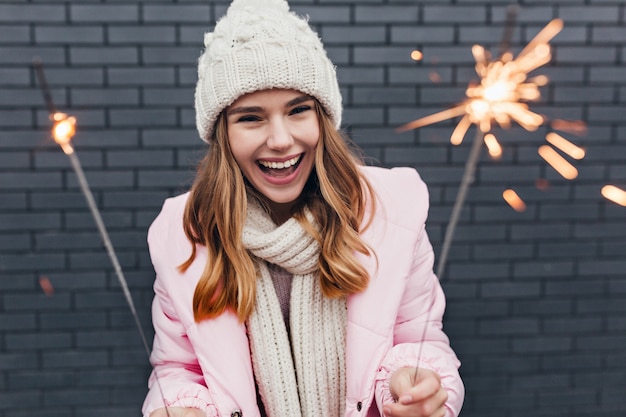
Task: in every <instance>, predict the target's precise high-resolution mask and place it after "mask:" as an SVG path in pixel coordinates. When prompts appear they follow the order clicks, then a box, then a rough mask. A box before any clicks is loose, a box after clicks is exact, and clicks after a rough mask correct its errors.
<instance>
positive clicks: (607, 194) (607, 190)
mask: <svg viewBox="0 0 626 417" xmlns="http://www.w3.org/2000/svg"><path fill="white" fill-rule="evenodd" d="M600 192H601V193H602V196H603V197H604V198H606V199H607V200H610V201H612V202H614V203H616V204H619V205H620V206H624V207H626V191H624V190H622V189H621V188H618V187H616V186H614V185H605V186H604V187H602V190H601V191H600Z"/></svg>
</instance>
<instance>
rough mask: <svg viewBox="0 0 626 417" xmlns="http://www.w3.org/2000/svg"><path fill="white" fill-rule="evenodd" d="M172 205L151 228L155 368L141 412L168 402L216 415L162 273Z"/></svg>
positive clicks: (164, 208)
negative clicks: (153, 271)
mask: <svg viewBox="0 0 626 417" xmlns="http://www.w3.org/2000/svg"><path fill="white" fill-rule="evenodd" d="M172 208H173V207H172V205H171V204H168V202H166V204H165V205H164V207H163V211H162V212H161V214H160V215H159V216H158V217H157V219H156V220H155V221H154V223H153V224H152V226H151V227H150V231H149V232H148V242H149V243H150V255H151V257H152V259H153V264H154V266H155V270H156V272H157V277H156V280H155V283H154V292H155V297H154V301H153V303H152V322H153V326H154V329H155V336H154V342H153V347H152V354H151V356H150V362H151V363H152V365H153V367H154V368H153V371H152V374H151V375H150V378H149V381H148V387H149V392H148V394H147V396H146V399H145V401H144V404H143V407H142V412H143V415H144V416H145V417H147V416H149V415H150V413H151V412H152V411H154V410H156V409H158V408H162V407H165V406H168V407H170V406H174V407H192V408H198V409H200V410H203V411H204V412H205V413H206V415H207V416H216V415H217V412H216V410H215V407H214V406H213V401H212V399H211V398H210V394H209V391H208V389H207V387H206V384H205V382H204V378H203V376H202V372H201V370H200V365H199V364H198V360H197V357H196V355H195V353H194V351H193V348H192V346H191V344H190V343H189V340H188V338H187V331H186V330H187V329H186V328H185V325H184V324H183V323H182V322H181V321H180V320H179V317H178V315H177V313H176V311H175V308H174V307H173V304H172V302H171V300H170V296H169V294H170V293H171V292H170V291H168V290H167V288H166V282H165V281H164V279H163V277H161V276H160V275H159V270H160V269H161V268H164V265H163V264H162V263H163V262H164V261H163V260H164V259H169V258H168V256H166V253H164V252H163V251H164V250H167V249H166V245H165V243H166V242H167V241H168V239H169V238H170V237H171V235H170V234H169V228H170V227H171V226H172V225H171V224H170V219H171V218H176V216H172V213H171V212H170V210H172Z"/></svg>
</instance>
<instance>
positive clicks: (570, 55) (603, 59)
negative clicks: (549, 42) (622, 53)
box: [554, 46, 617, 65]
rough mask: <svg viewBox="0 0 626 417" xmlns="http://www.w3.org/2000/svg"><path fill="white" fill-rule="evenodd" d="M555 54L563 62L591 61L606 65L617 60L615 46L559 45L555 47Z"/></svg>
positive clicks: (578, 62)
mask: <svg viewBox="0 0 626 417" xmlns="http://www.w3.org/2000/svg"><path fill="white" fill-rule="evenodd" d="M554 56H556V60H557V61H558V62H559V63H561V64H572V63H577V64H581V63H589V64H601V65H606V64H611V63H614V62H616V60H617V52H616V50H615V48H612V47H604V46H593V47H591V46H558V47H555V48H554Z"/></svg>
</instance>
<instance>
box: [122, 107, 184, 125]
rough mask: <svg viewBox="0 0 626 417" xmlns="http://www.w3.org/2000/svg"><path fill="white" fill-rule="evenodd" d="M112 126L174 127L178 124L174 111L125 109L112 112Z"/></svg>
mask: <svg viewBox="0 0 626 417" xmlns="http://www.w3.org/2000/svg"><path fill="white" fill-rule="evenodd" d="M110 115H111V124H112V125H113V126H116V127H128V126H137V125H139V126H151V127H153V126H173V125H175V124H176V112H175V110H174V109H123V110H111V112H110Z"/></svg>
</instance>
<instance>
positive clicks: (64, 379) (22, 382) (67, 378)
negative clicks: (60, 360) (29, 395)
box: [9, 371, 76, 390]
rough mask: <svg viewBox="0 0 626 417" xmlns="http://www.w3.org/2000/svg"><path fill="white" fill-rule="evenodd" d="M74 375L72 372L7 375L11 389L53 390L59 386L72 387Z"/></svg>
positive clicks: (29, 372)
mask: <svg viewBox="0 0 626 417" xmlns="http://www.w3.org/2000/svg"><path fill="white" fill-rule="evenodd" d="M75 379H76V378H75V375H74V372H72V371H56V372H45V371H28V372H15V373H11V374H10V375H9V386H10V387H11V388H12V389H29V388H30V389H33V388H39V389H48V390H49V389H54V388H57V387H59V386H67V385H74V383H75Z"/></svg>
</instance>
